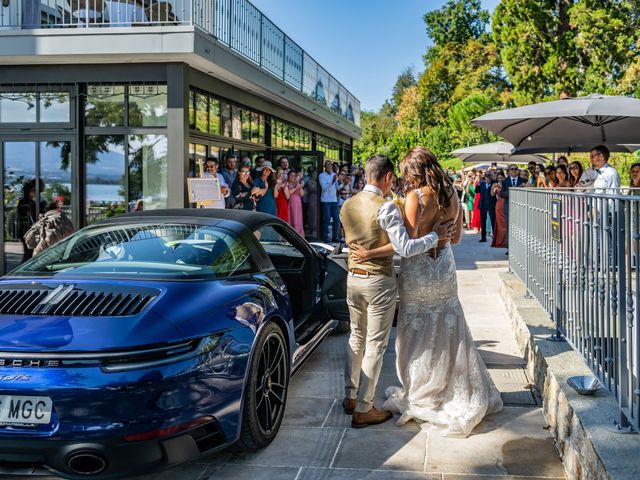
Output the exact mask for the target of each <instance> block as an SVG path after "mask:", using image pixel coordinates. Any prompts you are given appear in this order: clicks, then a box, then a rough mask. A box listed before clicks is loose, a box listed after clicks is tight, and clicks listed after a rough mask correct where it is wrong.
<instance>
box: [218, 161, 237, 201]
mask: <svg viewBox="0 0 640 480" xmlns="http://www.w3.org/2000/svg"><path fill="white" fill-rule="evenodd" d="M237 163H238V159H237V158H236V156H235V155H234V154H230V155H228V156H227V158H226V160H225V165H224V168H223V169H222V172H220V173H221V174H222V178H224V181H225V182H226V184H227V185H229V186H232V185H233V182H235V181H236V176H237V175H238V171H237V169H236V167H237ZM235 204H236V199H235V197H234V196H233V193H231V194H230V195H229V196H228V197H227V198H226V199H225V206H226V207H227V208H233V207H234V205H235Z"/></svg>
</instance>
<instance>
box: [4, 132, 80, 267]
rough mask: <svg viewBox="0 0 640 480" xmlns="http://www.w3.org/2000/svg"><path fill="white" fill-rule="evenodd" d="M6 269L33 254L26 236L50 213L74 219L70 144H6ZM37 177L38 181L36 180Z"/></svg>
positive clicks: (51, 142) (32, 142) (42, 142)
mask: <svg viewBox="0 0 640 480" xmlns="http://www.w3.org/2000/svg"><path fill="white" fill-rule="evenodd" d="M2 153H3V157H4V172H3V182H4V206H3V208H4V215H5V217H4V218H5V225H4V242H5V243H4V246H5V251H4V255H5V266H6V270H7V271H10V270H13V269H14V268H15V267H17V266H18V264H20V262H23V261H25V260H27V259H29V258H31V256H32V254H33V250H32V248H33V245H31V246H30V247H29V246H27V244H26V243H25V241H24V235H25V233H27V231H28V230H29V228H31V226H32V225H33V223H34V222H35V221H36V220H37V219H38V216H39V215H40V214H44V213H45V212H46V211H48V210H53V209H56V210H59V211H64V212H65V213H66V215H67V216H68V217H69V218H71V164H70V160H71V142H69V141H29V142H3V143H2ZM36 174H38V175H39V180H38V181H36Z"/></svg>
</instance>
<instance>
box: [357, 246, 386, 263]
mask: <svg viewBox="0 0 640 480" xmlns="http://www.w3.org/2000/svg"><path fill="white" fill-rule="evenodd" d="M393 253H394V252H393V245H391V243H387V244H386V245H383V246H381V247H378V248H374V249H373V250H367V249H365V248H364V247H363V246H362V245H359V244H357V243H354V244H351V245H349V255H351V258H352V259H353V260H355V262H356V263H363V262H367V261H369V260H371V259H372V258H379V257H390V256H391V255H393Z"/></svg>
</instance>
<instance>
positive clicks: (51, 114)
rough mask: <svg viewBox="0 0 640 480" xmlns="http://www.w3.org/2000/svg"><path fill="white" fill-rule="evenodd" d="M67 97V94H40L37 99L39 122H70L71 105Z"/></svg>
mask: <svg viewBox="0 0 640 480" xmlns="http://www.w3.org/2000/svg"><path fill="white" fill-rule="evenodd" d="M69 97H70V95H69V92H48V93H40V94H39V98H38V106H39V108H40V122H42V123H69V122H71V103H70V99H69Z"/></svg>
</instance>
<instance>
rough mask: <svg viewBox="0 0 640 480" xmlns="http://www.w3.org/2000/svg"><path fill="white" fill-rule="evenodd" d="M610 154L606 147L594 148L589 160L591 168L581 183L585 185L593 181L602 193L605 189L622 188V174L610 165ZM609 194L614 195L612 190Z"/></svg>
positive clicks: (583, 176)
mask: <svg viewBox="0 0 640 480" xmlns="http://www.w3.org/2000/svg"><path fill="white" fill-rule="evenodd" d="M609 156H610V152H609V149H608V148H607V147H606V146H604V145H598V146H597V147H593V148H592V149H591V151H590V152H589V160H590V161H591V168H588V169H587V170H585V172H584V173H583V174H582V177H581V178H580V183H584V184H585V185H586V184H587V183H588V182H590V181H591V180H592V181H593V187H594V188H596V189H598V190H600V191H602V190H603V189H616V188H620V174H619V173H618V171H617V170H616V169H615V168H614V167H613V165H611V164H610V163H609ZM607 193H613V191H612V190H610V191H609V192H607Z"/></svg>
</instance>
